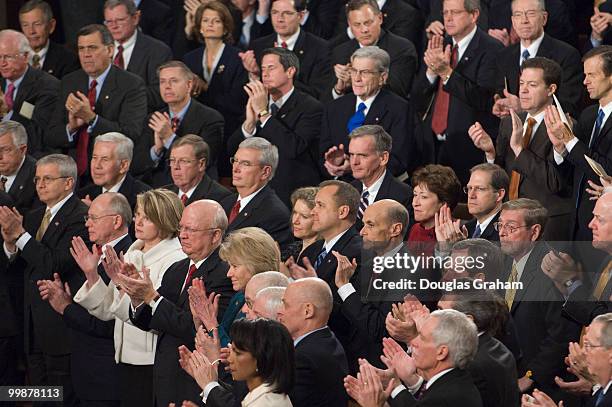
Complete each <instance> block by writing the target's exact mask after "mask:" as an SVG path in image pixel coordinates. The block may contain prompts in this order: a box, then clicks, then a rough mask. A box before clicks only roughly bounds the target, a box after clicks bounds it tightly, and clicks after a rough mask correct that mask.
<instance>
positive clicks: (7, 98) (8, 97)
mask: <svg viewBox="0 0 612 407" xmlns="http://www.w3.org/2000/svg"><path fill="white" fill-rule="evenodd" d="M14 93H15V85H13V84H12V83H9V85H8V87H7V88H6V93H5V94H4V102H5V103H6V107H7V108H8V110H9V112H10V111H11V110H13V103H14V102H15V101H14V100H13V94H14Z"/></svg>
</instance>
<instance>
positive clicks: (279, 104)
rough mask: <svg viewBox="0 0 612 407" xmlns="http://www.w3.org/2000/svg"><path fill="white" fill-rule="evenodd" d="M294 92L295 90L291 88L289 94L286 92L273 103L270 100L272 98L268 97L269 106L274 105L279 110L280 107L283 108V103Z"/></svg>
mask: <svg viewBox="0 0 612 407" xmlns="http://www.w3.org/2000/svg"><path fill="white" fill-rule="evenodd" d="M294 90H295V88H294V87H291V89H290V90H289V92H287V93H285V94H284V95H283V96H281V97H280V98H279V99H278V100H277V101H276V102H274V101H273V100H272V97H271V96H270V98H269V101H268V104H269V106H272V104H273V103H274V104H275V105H276V106H277V107H278V108H279V109H280V108H281V107H283V105H284V104H285V102H286V101H287V100H288V99H289V98H290V97H291V95H292V94H293V91H294Z"/></svg>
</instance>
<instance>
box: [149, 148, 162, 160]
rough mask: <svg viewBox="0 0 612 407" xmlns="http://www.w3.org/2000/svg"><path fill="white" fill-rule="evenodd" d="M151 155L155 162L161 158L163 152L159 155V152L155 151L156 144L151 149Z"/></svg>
mask: <svg viewBox="0 0 612 407" xmlns="http://www.w3.org/2000/svg"><path fill="white" fill-rule="evenodd" d="M149 155H150V156H151V160H153V162H154V163H156V162H158V161H159V160H161V154H160V155H157V153H156V152H155V146H153V147H151V150H150V151H149Z"/></svg>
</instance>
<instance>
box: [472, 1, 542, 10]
mask: <svg viewBox="0 0 612 407" xmlns="http://www.w3.org/2000/svg"><path fill="white" fill-rule="evenodd" d="M465 1H466V3H467V0H465ZM535 2H536V3H537V7H538V10H540V11H546V2H545V1H544V0H535ZM514 3H516V0H512V3H511V4H510V7H514ZM465 9H466V10H467V5H466V7H465Z"/></svg>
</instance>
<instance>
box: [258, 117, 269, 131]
mask: <svg viewBox="0 0 612 407" xmlns="http://www.w3.org/2000/svg"><path fill="white" fill-rule="evenodd" d="M271 118H272V115H268V117H266V118H265V119H264V121H260V122H259V123H260V127H261V128H262V129H263V127H264V126H265V125H266V123H268V120H270V119H271Z"/></svg>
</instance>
